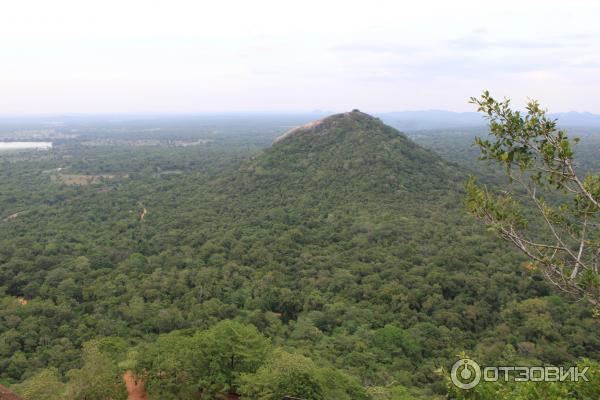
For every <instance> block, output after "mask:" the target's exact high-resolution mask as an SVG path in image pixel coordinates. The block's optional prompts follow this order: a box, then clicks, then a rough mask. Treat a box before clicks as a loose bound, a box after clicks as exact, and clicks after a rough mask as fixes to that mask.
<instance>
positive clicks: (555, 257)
mask: <svg viewBox="0 0 600 400" xmlns="http://www.w3.org/2000/svg"><path fill="white" fill-rule="evenodd" d="M471 101H472V102H473V103H474V104H476V105H477V106H478V110H479V111H482V112H484V113H485V114H486V115H487V116H488V118H489V120H490V134H491V135H492V136H493V137H494V141H490V140H487V139H480V138H478V139H476V144H477V145H478V146H479V148H480V149H481V154H482V158H483V159H487V160H493V161H495V162H497V163H499V164H501V165H503V166H504V168H505V170H506V173H507V175H508V177H509V178H510V181H511V182H514V183H516V184H517V185H518V189H516V190H515V189H514V188H513V187H508V188H507V190H505V191H503V192H502V193H500V194H495V193H492V192H490V191H489V190H487V189H485V188H481V187H478V186H477V185H476V184H475V182H474V181H473V180H471V181H469V184H468V185H467V193H468V195H467V205H468V209H469V211H470V212H471V213H472V214H473V215H475V216H477V217H478V218H480V219H482V220H483V221H484V222H485V223H486V224H488V225H489V226H491V227H492V228H493V229H494V231H495V232H496V233H497V234H498V235H499V236H501V237H502V238H504V239H505V240H507V241H509V242H511V243H512V244H514V245H515V246H516V247H517V248H518V249H520V250H521V251H522V252H523V253H525V254H526V255H527V257H528V258H530V259H531V261H532V264H531V266H530V268H531V269H534V268H539V269H541V271H542V273H543V274H544V276H545V277H546V278H547V279H548V280H549V281H550V282H551V284H552V285H553V286H555V287H557V288H558V289H560V290H561V291H563V292H565V293H566V294H568V295H571V296H575V297H579V298H585V299H586V300H587V301H588V302H589V303H590V305H591V307H592V308H593V309H594V310H595V312H600V276H599V274H598V262H599V261H598V254H599V253H600V241H599V240H600V237H599V236H598V232H599V231H598V220H599V216H600V175H588V176H586V177H585V178H584V177H581V176H579V175H578V174H577V172H576V168H575V163H574V153H573V146H572V144H571V141H570V140H569V138H568V136H567V134H566V132H565V131H564V130H559V129H558V128H557V125H556V121H553V120H550V119H549V118H548V117H546V112H545V111H544V110H543V109H542V108H541V107H540V105H539V104H538V103H537V102H535V101H531V102H529V103H528V105H527V113H526V114H525V115H523V114H522V113H521V112H519V111H514V110H512V109H511V108H510V101H509V100H504V101H497V100H495V99H494V98H493V97H491V96H490V94H489V93H488V92H485V93H484V94H483V96H482V97H481V99H476V98H473V99H472V100H471ZM575 142H577V139H575ZM530 209H533V210H537V211H538V213H537V214H536V216H538V217H539V218H538V221H537V222H539V223H535V222H536V219H535V217H533V216H531V215H530V214H526V213H527V212H528V211H529V210H530ZM540 230H543V233H542V232H540Z"/></svg>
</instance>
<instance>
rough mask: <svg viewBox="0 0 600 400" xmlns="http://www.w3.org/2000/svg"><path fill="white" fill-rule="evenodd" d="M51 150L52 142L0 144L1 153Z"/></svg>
mask: <svg viewBox="0 0 600 400" xmlns="http://www.w3.org/2000/svg"><path fill="white" fill-rule="evenodd" d="M50 148H52V142H0V151H2V150H24V149H38V150H47V149H50Z"/></svg>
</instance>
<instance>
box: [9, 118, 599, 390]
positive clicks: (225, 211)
mask: <svg viewBox="0 0 600 400" xmlns="http://www.w3.org/2000/svg"><path fill="white" fill-rule="evenodd" d="M294 122H296V123H297V121H294ZM242 125H243V124H241V123H240V126H242ZM282 125H284V124H282V122H281V121H277V123H272V124H265V126H262V127H261V126H260V125H257V126H254V127H253V130H255V131H256V132H262V133H261V134H256V132H254V131H253V132H251V133H246V134H243V133H242V131H243V128H241V127H240V126H237V125H236V127H235V129H234V128H232V132H233V133H231V132H230V133H229V134H224V133H223V131H222V129H223V128H220V129H214V128H211V129H210V130H206V131H203V132H202V134H201V136H200V138H202V139H206V142H203V143H202V144H198V145H193V146H174V145H169V143H172V142H166V145H165V142H164V140H166V139H164V132H163V133H161V134H158V133H152V134H151V135H150V136H148V135H146V136H144V135H143V134H139V133H135V134H129V136H128V135H125V134H123V135H121V134H119V135H120V136H119V135H117V134H114V133H111V134H110V135H109V136H107V135H104V136H102V135H97V136H98V137H96V136H93V135H92V134H91V133H89V132H88V130H93V127H83V128H81V127H79V129H80V130H83V131H84V133H86V134H85V135H83V136H81V137H78V138H77V139H62V140H58V141H57V142H56V145H55V146H54V148H53V149H52V150H50V151H48V152H17V153H0V301H1V303H2V307H0V382H2V383H5V384H6V385H9V386H11V387H12V388H14V389H15V390H16V391H17V392H19V393H22V394H23V395H24V396H26V398H27V399H31V400H37V399H40V400H41V399H107V398H112V399H118V398H126V392H125V388H124V385H123V383H122V379H121V376H122V374H123V373H124V372H125V371H128V370H131V371H134V372H135V373H136V374H137V376H140V377H143V379H144V381H145V384H146V389H147V391H148V394H149V396H150V398H151V399H198V398H206V399H212V398H215V396H218V395H224V394H229V393H236V394H238V395H241V396H242V398H247V399H279V398H281V397H282V396H283V395H296V396H300V397H302V398H305V399H307V400H313V399H315V400H316V399H324V400H325V399H365V400H366V399H372V400H387V399H389V400H400V399H413V398H443V397H444V396H447V395H450V396H458V397H460V396H463V395H464V393H461V392H456V391H455V390H454V389H453V388H452V387H449V386H448V384H447V379H446V377H445V376H444V373H443V369H446V370H447V369H448V368H449V367H450V366H451V365H452V364H453V363H454V362H455V361H456V360H457V359H458V356H457V355H458V354H460V353H463V352H464V353H466V354H468V355H469V356H471V357H473V358H474V359H476V360H478V361H479V362H480V363H481V364H485V365H507V364H515V363H517V364H518V365H575V364H576V363H582V362H583V363H595V362H596V361H598V360H600V334H599V332H600V321H599V320H598V319H597V318H594V317H593V316H592V314H591V311H590V310H589V309H588V308H587V307H585V305H584V304H581V303H578V302H573V301H570V300H569V299H567V298H564V297H562V296H559V295H558V294H557V293H555V292H554V291H553V290H552V289H551V288H550V287H549V286H548V285H547V284H546V283H545V282H544V281H543V279H542V277H541V276H540V275H539V273H537V272H536V271H531V270H529V269H528V268H527V263H526V262H525V259H524V258H523V256H521V255H520V254H519V253H517V252H516V251H515V250H513V249H512V248H511V247H509V246H508V245H506V244H504V243H502V242H500V241H499V240H497V239H496V238H495V237H494V236H493V235H492V234H491V233H490V232H487V231H486V230H485V228H484V227H483V226H481V225H480V224H479V223H478V222H477V221H476V220H475V219H474V218H472V217H471V216H469V215H468V214H467V213H466V212H465V209H464V205H463V198H464V185H465V182H466V180H467V179H468V176H469V175H470V174H477V175H478V176H479V178H480V179H484V180H486V182H488V183H489V184H491V185H494V184H495V183H497V182H500V181H501V177H500V175H499V174H498V173H497V171H496V170H494V169H493V168H492V167H489V166H483V167H478V164H476V163H475V162H476V161H475V159H476V157H477V155H476V152H474V150H472V149H471V148H470V144H471V142H472V139H471V136H470V133H469V132H467V133H463V134H461V135H453V134H452V133H448V132H433V133H432V132H428V133H427V132H417V133H413V134H412V135H411V138H410V139H409V138H408V137H407V136H405V135H404V134H401V133H399V132H397V131H396V130H394V129H392V128H390V127H388V126H386V125H384V124H383V123H382V122H381V121H379V120H378V119H375V118H372V117H370V116H368V115H366V114H363V113H360V112H358V111H356V112H351V113H346V114H340V115H336V116H333V117H329V118H327V119H325V120H323V121H322V122H321V123H319V124H316V125H311V126H309V127H306V128H301V129H298V130H296V131H295V132H293V133H292V134H290V135H288V136H287V137H285V138H283V139H282V140H279V141H277V142H275V143H274V144H273V145H272V146H271V145H270V143H271V141H272V139H273V138H274V137H275V136H276V134H279V133H282V132H283V131H284V130H285V129H281V127H282ZM161 132H162V131H161ZM178 132H179V131H178V130H177V129H175V133H174V134H173V135H171V136H170V137H169V138H170V139H169V140H171V141H172V140H182V141H186V140H194V139H198V138H199V137H198V136H194V135H193V134H191V133H189V132H187V131H185V130H183V131H182V132H184V133H181V132H179V133H178ZM161 135H163V136H161ZM117 136H118V137H120V138H125V139H128V140H132V141H134V140H138V142H137V145H135V146H127V145H123V144H121V143H114V142H110V141H108V142H107V141H106V140H105V141H101V142H100V143H99V144H98V143H97V142H94V143H92V144H90V143H87V144H86V142H89V141H92V139H94V140H96V141H97V140H99V138H100V139H106V137H109V138H110V140H115V139H114V138H115V137H117ZM140 139H144V140H150V139H152V140H155V139H158V140H159V144H158V145H149V144H148V142H141V143H140V142H139V140H140ZM411 139H413V140H414V141H413V140H411ZM415 141H416V142H417V143H420V144H421V145H423V146H425V147H427V148H429V149H426V148H425V147H422V146H421V145H419V144H417V143H415ZM583 144H587V146H583ZM431 149H433V150H435V151H433V150H431ZM581 149H582V153H581V154H582V156H581V162H582V164H583V165H584V166H585V168H588V169H593V168H597V159H596V158H595V157H594V154H596V152H597V151H598V149H600V143H598V141H597V139H595V138H594V137H592V136H590V138H589V140H588V138H586V137H585V136H584V137H583V140H582V145H581ZM584 359H586V360H584ZM594 365H596V364H594ZM597 385H598V383H597V382H596V385H595V386H594V387H593V388H592V389H589V390H588V391H587V392H586V391H584V390H583V391H582V390H580V389H572V388H570V389H569V388H566V389H565V387H564V386H563V387H552V388H549V389H548V388H546V389H544V390H549V391H550V392H547V393H543V392H539V390H538V388H537V387H533V388H531V387H530V386H527V388H525V387H524V386H523V387H518V389H514V388H512V387H504V388H502V390H505V392H503V393H505V394H506V396H509V397H506V398H511V397H510V396H511V393H513V395H514V393H515V392H514V390H521V391H522V393H521V392H520V393H519V395H520V396H522V398H578V399H583V398H585V399H595V398H597V394H598V393H597V387H598V386H597ZM484 386H485V385H484ZM484 386H482V388H481V389H480V391H479V392H477V393H475V394H474V395H473V396H479V397H467V398H482V399H487V398H497V396H498V395H497V394H495V393H496V392H494V390H495V389H494V390H492V389H489V388H486V387H484ZM517 386H518V385H517ZM590 387H591V386H590ZM47 388H52V390H47ZM594 388H595V389H594ZM486 390H488V392H485V391H486ZM527 390H530V392H527V393H525V392H526V391H527ZM552 390H555V391H554V392H553V391H552ZM594 390H596V391H594ZM486 393H487V394H486ZM531 393H534V394H531ZM535 393H537V394H538V395H539V396H538V397H534V396H535V395H536V394H535ZM540 393H541V394H540ZM548 393H550V394H548ZM553 393H554V394H553ZM557 393H558V394H557ZM574 393H576V394H574ZM53 396H54V397H53ZM486 396H488V397H486ZM494 396H496V397H494ZM527 396H529V397H527ZM543 396H546V397H543ZM569 396H571V397H569ZM514 398H517V397H516V395H515V396H514Z"/></svg>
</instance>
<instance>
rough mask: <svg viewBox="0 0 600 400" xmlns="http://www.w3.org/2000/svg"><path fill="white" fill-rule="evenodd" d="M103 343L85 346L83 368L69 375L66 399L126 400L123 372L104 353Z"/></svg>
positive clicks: (89, 343)
mask: <svg viewBox="0 0 600 400" xmlns="http://www.w3.org/2000/svg"><path fill="white" fill-rule="evenodd" d="M102 347H104V346H103V343H102V342H101V341H91V342H87V343H85V344H84V348H83V361H84V362H83V366H82V367H81V369H76V370H71V371H69V372H68V373H67V375H68V377H69V384H68V385H67V390H66V393H65V396H64V398H65V399H69V400H70V399H73V400H75V399H77V400H105V399H114V400H119V399H126V398H127V392H126V390H125V385H124V384H123V378H122V372H123V371H122V370H121V369H120V368H119V367H118V366H117V364H116V362H115V361H114V360H113V359H111V357H110V356H109V354H107V353H106V352H104V351H103V350H104V349H103V348H102Z"/></svg>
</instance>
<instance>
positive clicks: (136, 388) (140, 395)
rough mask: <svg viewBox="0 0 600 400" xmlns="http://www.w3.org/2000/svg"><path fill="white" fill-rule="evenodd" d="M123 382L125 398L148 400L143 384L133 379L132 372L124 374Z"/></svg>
mask: <svg viewBox="0 0 600 400" xmlns="http://www.w3.org/2000/svg"><path fill="white" fill-rule="evenodd" d="M123 380H124V381H125V387H127V398H128V399H129V400H148V394H146V391H145V390H144V382H143V381H141V380H137V379H135V375H133V372H131V371H127V372H125V374H124V375H123Z"/></svg>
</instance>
